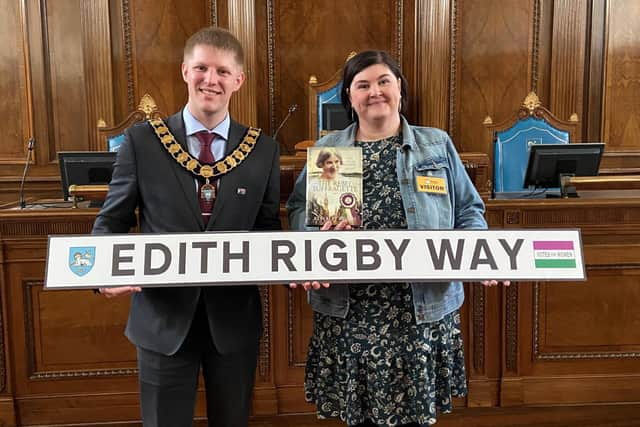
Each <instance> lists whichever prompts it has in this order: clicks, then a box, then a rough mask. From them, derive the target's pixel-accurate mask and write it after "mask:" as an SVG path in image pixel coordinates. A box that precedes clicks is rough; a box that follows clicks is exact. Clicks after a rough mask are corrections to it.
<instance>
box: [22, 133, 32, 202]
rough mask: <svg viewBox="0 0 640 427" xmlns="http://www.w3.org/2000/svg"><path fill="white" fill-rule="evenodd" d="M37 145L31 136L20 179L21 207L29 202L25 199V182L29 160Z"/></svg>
mask: <svg viewBox="0 0 640 427" xmlns="http://www.w3.org/2000/svg"><path fill="white" fill-rule="evenodd" d="M34 145H36V140H35V139H34V138H33V137H31V138H29V142H28V143H27V157H26V158H25V160H24V171H23V172H22V179H21V180H20V209H24V208H25V207H26V206H27V202H26V201H25V200H24V183H25V181H26V179H27V171H28V170H29V160H30V159H31V152H32V151H33V147H34Z"/></svg>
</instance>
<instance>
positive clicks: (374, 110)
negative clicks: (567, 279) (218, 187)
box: [287, 51, 509, 426]
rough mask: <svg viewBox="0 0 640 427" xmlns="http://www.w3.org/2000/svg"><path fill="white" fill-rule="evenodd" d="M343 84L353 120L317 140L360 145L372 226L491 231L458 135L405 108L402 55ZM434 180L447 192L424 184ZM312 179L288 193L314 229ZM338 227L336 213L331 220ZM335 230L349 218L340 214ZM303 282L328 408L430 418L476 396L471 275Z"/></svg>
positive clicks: (377, 59)
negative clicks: (421, 122) (472, 387)
mask: <svg viewBox="0 0 640 427" xmlns="http://www.w3.org/2000/svg"><path fill="white" fill-rule="evenodd" d="M342 82H343V87H342V93H341V95H342V102H343V104H344V107H345V108H346V110H347V111H351V112H352V115H353V117H354V123H353V124H352V125H351V126H349V127H348V128H346V129H345V130H343V131H340V132H336V133H332V134H329V135H327V136H325V137H324V138H322V139H320V140H319V141H318V142H317V144H316V145H317V146H322V147H331V146H336V147H339V146H358V147H362V151H363V176H364V183H363V187H364V188H363V190H364V191H363V209H362V228H364V229H385V228H386V229H403V228H409V229H455V228H472V229H484V228H486V227H487V224H486V222H485V220H484V217H483V213H484V205H483V203H482V200H481V199H480V196H479V195H478V193H477V191H476V189H475V188H474V186H473V183H472V182H471V180H470V179H469V177H468V176H467V174H466V171H465V169H464V166H463V165H462V162H461V161H460V158H459V157H458V155H457V153H456V151H455V148H454V147H453V144H452V142H451V139H450V138H449V137H448V135H447V134H446V133H445V132H443V131H441V130H438V129H433V128H425V127H418V126H411V125H409V124H408V123H407V121H406V119H405V118H404V117H403V116H402V115H401V112H402V111H403V110H404V109H405V107H406V103H407V83H406V79H405V78H404V76H403V75H402V73H401V72H400V68H399V67H398V64H397V63H396V62H395V61H394V60H393V58H392V57H391V56H390V55H389V54H388V53H386V52H383V51H365V52H362V53H360V54H358V55H356V56H354V57H353V58H352V59H350V60H349V61H348V62H347V64H346V65H345V68H344V74H343V80H342ZM427 177H429V179H430V180H432V182H433V180H435V181H436V182H437V183H439V184H444V185H445V186H446V191H445V192H444V193H443V192H441V191H438V192H429V191H428V189H427V191H420V189H419V188H420V187H422V189H424V188H425V187H427V186H424V185H423V186H419V185H418V184H420V183H423V182H424V180H425V179H426V178H427ZM305 182H306V170H304V171H303V172H302V174H301V176H300V177H299V179H298V180H297V182H296V185H295V188H294V191H293V193H292V194H291V197H290V198H289V201H288V202H287V207H288V208H289V220H290V224H291V227H292V228H293V229H304V206H305V191H306V188H305ZM329 229H332V226H331V224H330V223H329V222H327V223H325V224H324V225H323V226H322V227H321V230H329ZM333 229H335V230H342V229H350V227H349V226H348V225H346V224H345V222H344V221H342V222H341V223H340V224H338V225H337V226H335V228H333ZM483 283H484V284H485V285H488V286H491V285H495V284H497V282H496V281H495V280H492V281H487V282H483ZM504 284H505V285H508V284H509V282H504ZM295 285H296V284H294V283H292V284H291V287H295ZM303 286H304V288H305V289H307V290H309V289H312V290H311V291H310V294H309V302H310V304H311V307H312V308H313V310H314V331H313V335H312V337H311V340H310V343H309V356H308V360H307V367H306V376H305V397H306V399H307V401H309V402H312V403H315V405H316V406H317V411H318V417H320V418H339V419H341V420H342V421H344V422H346V423H347V425H349V426H354V425H358V426H400V425H404V426H427V425H431V424H434V423H435V422H436V415H437V412H443V413H446V412H450V411H451V409H452V406H451V399H452V397H457V396H464V395H466V393H467V386H466V376H465V369H464V353H463V344H462V333H461V326H460V315H459V314H458V309H459V308H460V306H461V305H462V302H463V299H464V290H463V287H462V283H460V282H446V283H429V284H423V283H377V284H364V285H362V284H358V285H336V286H329V284H328V283H322V284H320V283H318V282H306V283H304V284H303Z"/></svg>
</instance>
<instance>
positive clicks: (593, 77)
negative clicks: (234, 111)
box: [580, 0, 607, 141]
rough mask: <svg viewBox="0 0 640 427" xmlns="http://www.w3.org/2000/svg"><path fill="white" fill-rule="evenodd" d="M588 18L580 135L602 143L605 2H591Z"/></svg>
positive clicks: (588, 139) (593, 0) (602, 0)
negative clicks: (583, 113) (583, 109)
mask: <svg viewBox="0 0 640 427" xmlns="http://www.w3.org/2000/svg"><path fill="white" fill-rule="evenodd" d="M590 6H591V7H590V8H589V16H588V25H589V27H588V35H587V39H588V43H589V44H588V46H587V54H588V69H586V70H585V73H586V74H587V75H586V76H585V77H586V78H587V84H586V85H585V102H584V108H585V116H584V117H581V118H580V121H581V122H582V129H583V132H582V135H583V139H584V140H585V141H602V127H601V125H602V95H603V87H602V84H603V82H604V50H605V45H604V44H605V22H606V18H607V9H606V1H605V0H592V1H591V4H590Z"/></svg>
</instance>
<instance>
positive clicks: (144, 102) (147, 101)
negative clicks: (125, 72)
mask: <svg viewBox="0 0 640 427" xmlns="http://www.w3.org/2000/svg"><path fill="white" fill-rule="evenodd" d="M138 110H140V111H143V112H144V118H145V119H150V118H151V116H152V115H153V113H156V112H158V106H157V105H156V101H154V99H153V98H152V97H151V95H149V94H148V93H145V94H144V95H142V99H140V104H138Z"/></svg>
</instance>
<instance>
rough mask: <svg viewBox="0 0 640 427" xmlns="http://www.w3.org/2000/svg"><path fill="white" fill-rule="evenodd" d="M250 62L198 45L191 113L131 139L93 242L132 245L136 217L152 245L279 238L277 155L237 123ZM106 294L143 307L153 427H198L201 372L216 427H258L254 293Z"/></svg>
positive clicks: (211, 43)
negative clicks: (252, 424) (129, 236)
mask: <svg viewBox="0 0 640 427" xmlns="http://www.w3.org/2000/svg"><path fill="white" fill-rule="evenodd" d="M243 56H244V54H243V49H242V46H241V45H240V42H239V41H238V40H237V39H236V38H235V37H234V36H233V35H232V34H231V33H229V32H228V31H225V30H222V29H219V28H213V27H210V28H204V29H202V30H200V31H198V32H197V33H195V34H194V35H193V36H191V38H190V39H189V40H188V41H187V43H186V45H185V48H184V62H183V64H182V77H183V79H184V81H185V82H186V83H187V87H188V90H189V99H188V103H187V105H186V106H185V108H184V109H183V110H182V111H180V112H178V113H176V114H175V115H173V116H171V117H169V118H168V119H167V120H166V127H165V125H164V124H162V123H159V122H153V123H145V124H140V125H137V126H134V127H132V128H130V129H128V130H127V132H126V138H125V141H124V142H123V144H122V145H121V146H120V149H119V151H118V157H117V160H116V164H115V167H114V171H113V177H112V180H111V183H110V186H109V193H108V194H107V198H106V200H105V203H104V205H103V208H102V210H101V211H100V213H99V214H98V217H97V218H96V222H95V224H94V227H93V233H94V234H102V233H126V232H127V231H128V230H129V229H130V228H131V227H132V226H134V225H135V224H136V213H135V211H136V209H138V218H139V220H140V224H139V226H140V231H141V232H143V233H167V232H183V233H184V232H200V231H205V230H206V231H214V230H215V231H222V230H225V231H226V230H277V229H280V220H279V199H280V183H279V171H280V166H279V155H280V154H279V150H278V146H277V144H276V143H275V141H274V140H273V139H271V138H269V137H267V136H264V135H261V136H259V137H258V138H257V142H255V144H253V145H252V144H251V142H252V141H251V138H252V137H251V135H252V134H253V133H252V132H247V128H246V127H244V126H242V125H240V124H238V123H236V122H234V121H233V120H231V119H230V117H229V100H230V98H231V96H232V94H233V93H234V92H236V91H237V90H238V89H240V87H241V86H242V83H243V82H244V79H245V75H244V72H243ZM167 129H168V131H167ZM201 131H204V132H202V133H201ZM213 133H215V138H214V140H213V143H211V145H210V147H208V145H207V143H208V142H207V141H208V140H207V136H210V135H211V134H213ZM173 140H175V143H174V141H173ZM242 142H244V143H242ZM178 146H179V148H178ZM250 147H253V149H252V150H250ZM238 150H242V152H239V151H238ZM231 153H233V154H234V155H233V156H230V154H231ZM225 156H227V157H225ZM192 159H199V160H198V162H199V163H198V167H196V168H193V167H192V166H193V164H194V163H193V162H191V160H192ZM214 159H215V160H214ZM220 161H223V162H224V165H223V166H224V167H217V165H218V163H217V162H220ZM207 164H213V165H214V166H213V167H211V168H207ZM188 165H190V166H188ZM231 166H233V167H231ZM221 171H224V172H226V173H224V174H219V175H218V173H220V172H221ZM100 292H101V293H102V294H105V295H106V296H107V297H113V296H121V295H127V294H132V295H133V296H132V301H131V311H130V314H129V321H128V323H127V328H126V331H125V334H126V336H127V337H128V338H129V340H130V341H131V342H132V343H133V344H135V346H136V348H137V353H138V367H139V370H140V372H139V380H140V400H141V407H142V418H143V422H144V426H145V427H149V426H154V427H155V426H167V427H182V426H184V427H186V426H189V427H190V426H191V425H192V419H193V410H194V403H195V395H196V386H197V381H198V373H199V369H200V366H202V368H203V376H204V379H205V387H206V394H207V414H208V418H209V425H210V426H223V427H226V426H229V427H232V426H233V427H240V426H246V425H247V424H248V416H249V406H250V402H251V390H252V387H253V380H254V375H255V366H256V361H257V354H258V343H259V338H260V335H261V332H262V325H261V304H260V296H259V293H258V288H257V287H256V286H205V287H177V288H145V289H141V288H139V287H120V288H110V289H107V288H102V289H100Z"/></svg>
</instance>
